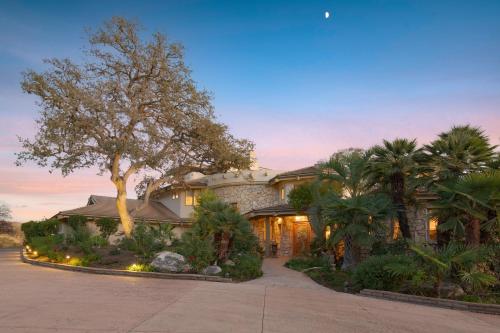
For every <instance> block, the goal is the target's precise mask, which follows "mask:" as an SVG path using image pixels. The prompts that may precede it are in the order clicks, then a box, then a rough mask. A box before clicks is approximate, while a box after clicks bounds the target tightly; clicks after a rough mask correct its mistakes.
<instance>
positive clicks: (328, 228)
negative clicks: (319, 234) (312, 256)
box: [325, 225, 332, 239]
mask: <svg viewBox="0 0 500 333" xmlns="http://www.w3.org/2000/svg"><path fill="white" fill-rule="evenodd" d="M331 233H332V229H331V228H330V226H329V225H327V226H326V228H325V239H330V235H331Z"/></svg>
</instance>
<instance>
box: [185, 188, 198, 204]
mask: <svg viewBox="0 0 500 333" xmlns="http://www.w3.org/2000/svg"><path fill="white" fill-rule="evenodd" d="M198 196H199V191H193V190H190V191H186V199H185V201H184V204H185V205H186V206H196V205H197V204H198Z"/></svg>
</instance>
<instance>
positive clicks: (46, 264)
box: [21, 251, 233, 282]
mask: <svg viewBox="0 0 500 333" xmlns="http://www.w3.org/2000/svg"><path fill="white" fill-rule="evenodd" d="M21 261H23V262H25V263H28V264H31V265H36V266H43V267H50V268H55V269H61V270H65V271H73V272H84V273H93V274H104V275H125V276H135V277H148V278H156V279H176V280H198V281H211V282H233V280H232V279H229V278H223V277H219V276H210V275H201V274H177V273H159V272H131V271H125V270H118V269H108V268H96V267H83V266H71V265H65V264H56V263H52V262H43V261H38V260H35V259H30V258H28V257H26V256H25V253H24V251H21Z"/></svg>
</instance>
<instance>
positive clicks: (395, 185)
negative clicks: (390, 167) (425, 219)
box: [391, 174, 411, 239]
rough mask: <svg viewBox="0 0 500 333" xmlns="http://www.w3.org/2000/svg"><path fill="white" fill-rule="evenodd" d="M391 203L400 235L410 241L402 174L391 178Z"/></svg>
mask: <svg viewBox="0 0 500 333" xmlns="http://www.w3.org/2000/svg"><path fill="white" fill-rule="evenodd" d="M391 190H392V202H393V204H394V206H395V207H396V210H397V216H398V221H399V228H400V230H401V234H402V235H403V237H404V238H406V239H411V233H410V226H409V224H408V215H407V214H406V205H405V201H404V192H405V180H404V175H403V174H394V175H393V176H392V177H391Z"/></svg>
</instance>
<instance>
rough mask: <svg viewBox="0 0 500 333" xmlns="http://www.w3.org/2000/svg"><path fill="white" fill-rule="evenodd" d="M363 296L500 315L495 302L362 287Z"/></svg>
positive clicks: (499, 306) (498, 307)
mask: <svg viewBox="0 0 500 333" xmlns="http://www.w3.org/2000/svg"><path fill="white" fill-rule="evenodd" d="M360 294H361V295H363V296H370V297H375V298H381V299H388V300H393V301H400V302H407V303H415V304H423V305H430V306H437V307H440V308H448V309H454V310H463V311H471V312H480V313H487V314H493V315H500V305H497V304H482V303H471V302H462V301H455V300H451V299H443V298H434V297H424V296H416V295H407V294H400V293H395V292H391V291H384V290H372V289H363V290H361V292H360Z"/></svg>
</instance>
